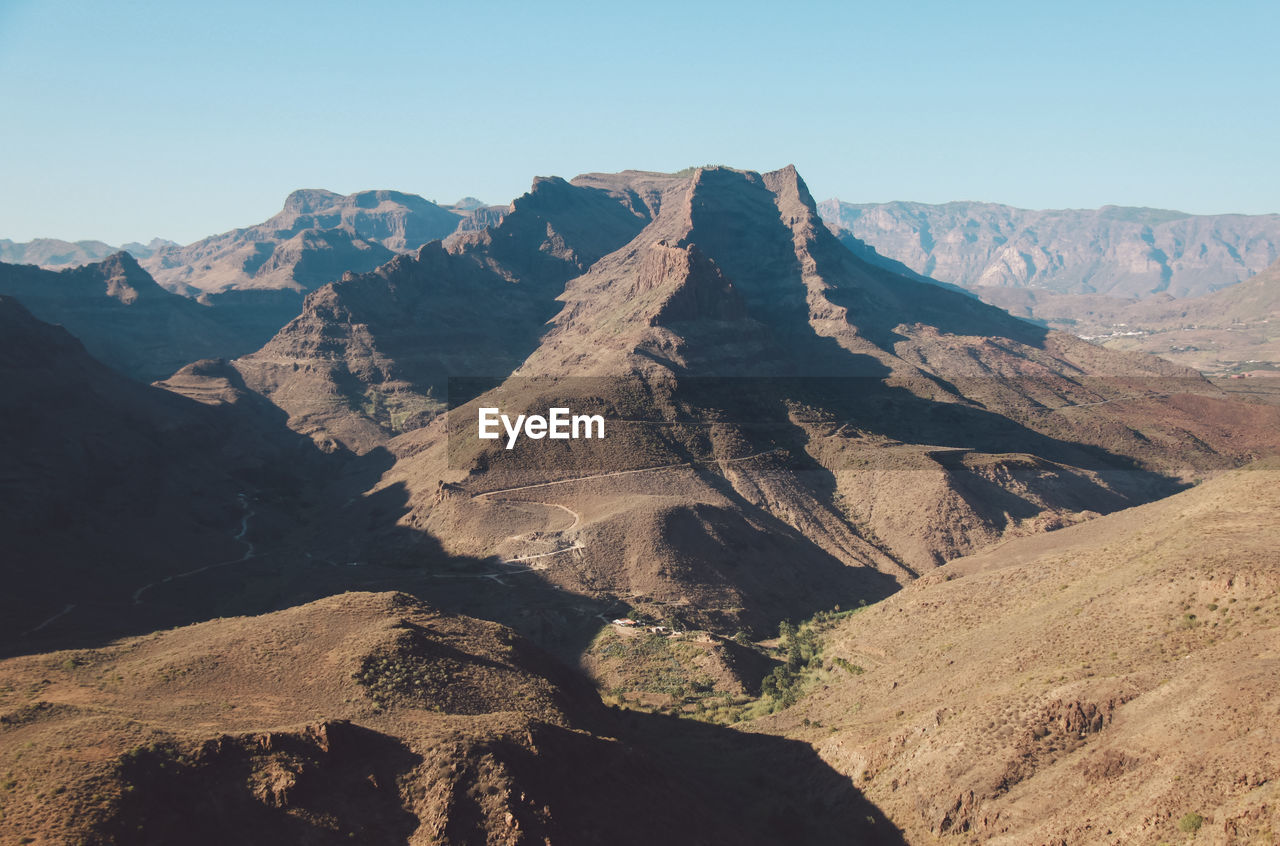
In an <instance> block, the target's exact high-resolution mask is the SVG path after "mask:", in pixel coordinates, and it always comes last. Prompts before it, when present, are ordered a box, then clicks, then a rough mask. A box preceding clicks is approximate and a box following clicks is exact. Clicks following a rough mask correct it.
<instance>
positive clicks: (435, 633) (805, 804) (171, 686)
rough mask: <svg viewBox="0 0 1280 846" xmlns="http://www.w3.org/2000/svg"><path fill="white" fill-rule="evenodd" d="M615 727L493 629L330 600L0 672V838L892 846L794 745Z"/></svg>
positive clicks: (419, 609) (389, 606)
mask: <svg viewBox="0 0 1280 846" xmlns="http://www.w3.org/2000/svg"><path fill="white" fill-rule="evenodd" d="M629 723H630V727H628V722H624V721H621V720H618V719H616V718H615V717H613V716H612V715H610V714H608V713H607V712H605V711H604V710H603V709H602V708H601V707H600V706H599V703H598V701H597V700H595V699H594V696H593V695H592V694H591V693H590V692H589V691H587V690H583V689H582V688H581V687H580V685H579V684H578V683H577V682H575V681H574V680H573V679H572V678H570V677H568V676H566V675H564V674H563V673H562V672H561V671H559V670H557V669H556V668H555V667H554V665H552V664H551V663H550V662H549V661H548V660H547V659H546V658H545V657H543V656H542V655H541V654H540V653H539V652H538V651H537V650H536V649H534V648H533V647H531V646H529V645H528V644H527V643H525V642H524V641H522V640H521V639H519V638H517V637H515V636H514V635H513V634H512V633H511V632H510V631H509V630H506V629H504V628H502V627H501V626H497V625H495V624H492V623H484V622H480V621H478V620H472V619H468V618H461V617H453V616H448V615H442V614H440V613H438V612H435V611H434V610H432V609H431V608H429V607H427V606H425V605H423V604H421V603H419V602H417V601H415V600H413V599H411V598H409V597H407V596H405V595H403V594H394V593H383V594H368V593H363V594H345V595H342V596H336V597H331V598H329V599H325V600H321V601H319V602H315V603H312V604H310V605H305V606H301V607H297V608H292V609H289V610H287V611H281V612H277V613H275V614H270V615H267V616H264V617H257V618H231V619H222V620H215V621H211V622H207V623H202V624H199V625H196V626H190V627H187V628H183V629H176V630H173V631H168V632H162V633H157V634H154V635H150V636H147V637H143V638H135V639H130V640H124V641H120V642H118V643H115V644H112V645H110V646H107V647H104V648H101V649H94V650H78V651H75V652H61V653H53V654H50V655H40V656H31V657H26V658H14V659H9V660H7V661H4V662H0V772H3V773H4V781H3V790H4V794H3V795H4V815H3V817H0V835H2V836H3V837H4V838H5V840H6V841H7V842H19V837H25V838H31V839H30V840H27V841H23V842H36V843H43V842H83V843H91V844H106V843H121V842H128V843H138V844H161V843H165V844H168V843H177V842H181V843H191V844H214V843H227V842H232V841H234V842H237V843H246V844H269V843H281V842H288V843H317V844H329V843H350V842H358V843H368V844H375V843H388V844H390V843H408V844H428V843H432V844H436V843H439V844H459V845H460V844H475V843H488V844H495V846H496V844H535V843H544V842H554V843H560V842H563V843H603V842H616V843H627V844H644V843H654V842H680V843H689V844H708V845H709V844H718V843H727V842H736V843H747V844H765V843H771V842H777V839H778V838H779V837H782V838H791V837H799V838H801V839H802V840H803V842H810V843H836V842H846V841H845V840H844V838H847V837H848V836H850V835H852V836H856V837H858V838H859V839H861V840H863V841H864V842H870V843H881V842H882V843H893V842H901V841H900V840H896V838H895V837H894V829H893V828H892V827H891V826H888V825H887V823H886V822H885V821H884V819H883V817H881V816H880V815H879V814H878V813H877V812H876V811H875V810H874V809H873V808H871V807H870V806H868V805H866V804H865V803H864V802H862V801H861V799H860V798H859V797H858V796H857V794H856V791H853V790H851V789H850V787H849V786H848V783H847V782H844V783H843V785H841V783H840V782H841V780H839V779H838V778H835V777H834V774H831V776H832V777H833V778H834V780H827V781H824V780H823V779H824V773H830V771H829V770H827V768H825V767H823V766H822V765H821V764H820V763H819V762H817V761H816V760H815V759H813V758H812V756H811V755H808V757H806V753H807V750H804V748H803V747H802V746H800V745H799V744H793V743H787V742H785V741H776V740H771V739H766V738H760V739H758V740H754V741H753V740H752V739H750V738H744V744H743V745H744V746H745V747H746V748H747V749H748V750H751V751H752V752H754V753H755V754H761V755H763V756H764V757H762V758H760V759H759V760H757V761H754V762H753V761H752V760H751V759H750V758H749V757H747V756H745V755H739V754H738V753H737V752H735V751H733V750H732V749H725V748H723V747H722V748H721V751H720V753H719V754H721V755H723V756H725V758H726V760H733V761H734V762H735V765H736V766H737V767H738V770H737V771H736V772H731V771H728V769H727V768H726V769H725V770H724V771H722V770H721V769H720V767H719V766H718V765H716V764H714V763H712V764H711V766H710V767H709V766H708V763H709V762H708V761H701V762H699V761H698V760H697V759H696V758H695V757H694V756H691V755H690V754H689V751H694V752H700V751H703V750H705V748H706V747H707V741H706V740H702V739H701V737H702V735H705V734H706V733H707V730H704V729H699V728H698V727H682V726H680V725H677V724H671V725H670V726H669V729H670V730H669V731H666V732H663V731H662V730H661V729H656V730H655V731H657V732H658V733H659V734H665V736H666V737H668V738H672V737H674V738H681V741H680V743H681V744H682V745H684V746H686V747H689V749H688V751H683V752H682V751H680V750H678V749H677V750H668V749H667V748H666V747H665V746H664V745H662V744H657V745H655V747H654V749H653V750H652V752H646V751H645V750H643V749H637V744H638V743H639V744H644V743H647V742H648V741H647V734H648V730H646V729H644V728H642V727H639V726H638V723H637V720H636V719H634V718H633V719H631V720H630V721H629ZM718 733H719V734H722V735H727V734H728V731H727V730H719V732H718ZM620 735H625V736H623V737H622V739H619V736H620ZM628 737H630V738H631V739H627V738H628ZM721 742H722V743H723V741H721ZM766 762H767V763H766ZM693 773H697V775H698V779H697V780H695V779H694V778H693V777H692V774H693ZM817 809H821V811H820V814H821V816H815V811H816V810H817ZM877 831H879V832H880V834H877Z"/></svg>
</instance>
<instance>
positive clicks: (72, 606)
mask: <svg viewBox="0 0 1280 846" xmlns="http://www.w3.org/2000/svg"><path fill="white" fill-rule="evenodd" d="M75 607H76V606H75V604H74V603H72V604H70V605H67V606H66V607H65V608H63V609H62V610H61V611H59V612H58V613H57V614H54V615H53V616H52V617H50V618H49V619H47V620H45V621H44V622H43V623H41V624H40V625H38V626H36V627H35V628H31V629H27V630H26V631H25V632H23V633H22V636H23V637H26V636H27V635H30V634H35V633H36V632H38V631H40V630H41V629H43V628H44V627H45V626H47V625H49V624H50V623H52V622H53V621H54V620H56V619H58V618H59V617H62V616H64V615H66V614H70V613H71V612H72V610H74V609H75Z"/></svg>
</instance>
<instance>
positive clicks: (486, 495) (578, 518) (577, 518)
mask: <svg viewBox="0 0 1280 846" xmlns="http://www.w3.org/2000/svg"><path fill="white" fill-rule="evenodd" d="M785 452H786V450H783V449H771V450H766V451H764V452H757V453H754V454H752V455H744V456H742V457H741V458H726V459H716V458H711V459H707V460H705V461H681V462H678V463H676V464H660V465H658V466H656V467H640V468H637V469H635V470H615V471H613V472H610V473H595V474H592V475H590V476H578V477H576V478H573V479H557V480H556V481H554V482H537V483H535V484H532V485H517V486H516V487H512V488H500V489H498V490H492V491H483V492H481V493H478V494H473V495H472V497H471V498H472V499H491V498H492V497H496V496H498V495H499V494H507V493H515V492H516V491H528V490H534V489H535V488H548V487H552V486H555V485H568V484H572V483H574V482H585V481H589V480H592V479H611V478H616V477H618V476H631V475H634V474H637V473H652V472H656V471H658V470H671V469H675V468H678V467H692V466H694V465H697V464H715V465H717V466H720V467H723V466H724V465H726V464H735V463H737V462H741V461H750V460H752V459H755V458H760V457H762V456H765V455H773V454H775V453H785ZM494 501H497V502H510V503H518V504H520V505H542V506H545V507H547V508H558V509H559V510H561V511H564V512H565V513H567V514H569V515H570V516H571V517H573V523H571V524H570V525H569V526H567V527H565V528H563V529H559V530H557V531H555V532H552V533H550V534H564V533H566V532H571V531H573V530H574V529H576V528H577V527H578V525H579V524H580V523H581V522H582V515H581V514H579V513H578V512H577V511H574V510H573V509H572V508H570V507H569V506H567V505H562V504H561V503H558V502H541V501H539V500H527V499H498V500H494ZM524 537H526V535H512V536H510V537H508V538H507V540H521V539H523V538H524ZM579 549H586V546H585V545H584V544H583V543H582V542H581V541H577V540H575V541H574V542H573V543H572V544H571V545H570V546H566V547H562V548H561V549H556V550H552V551H551V552H539V553H534V554H530V555H519V556H516V557H515V558H505V559H503V560H502V563H503V564H523V563H524V562H526V561H534V560H538V559H542V558H551V557H553V556H556V555H563V554H565V553H566V552H573V551H574V550H579ZM545 569H547V567H546V565H543V566H541V567H538V566H529V567H523V568H521V569H518V570H513V571H510V572H506V573H475V574H456V575H455V574H440V575H437V576H436V578H442V579H445V578H456V579H466V578H472V579H493V580H494V581H496V582H498V583H499V584H505V582H503V581H502V579H501V577H502V576H507V575H512V574H514V573H521V572H531V571H534V570H545Z"/></svg>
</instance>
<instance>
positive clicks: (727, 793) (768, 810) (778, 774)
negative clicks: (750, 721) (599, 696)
mask: <svg viewBox="0 0 1280 846" xmlns="http://www.w3.org/2000/svg"><path fill="white" fill-rule="evenodd" d="M617 719H618V721H619V722H620V723H621V726H620V727H619V728H618V729H617V731H618V736H619V738H621V739H623V740H625V741H627V742H629V743H631V744H633V745H635V746H637V747H639V748H642V749H644V750H645V751H646V753H647V754H648V755H649V757H650V758H651V759H652V760H653V761H654V762H656V763H657V764H658V765H659V767H660V768H662V769H664V770H671V771H675V772H679V773H681V774H682V775H683V776H685V777H686V778H687V779H689V781H691V782H692V783H693V784H695V785H696V786H697V787H696V788H695V789H696V790H697V791H698V794H697V798H698V799H699V800H700V801H701V802H702V803H704V804H705V806H706V807H707V809H708V811H709V812H712V813H718V814H722V815H724V816H725V817H727V818H730V819H736V820H739V821H741V822H742V824H743V827H744V828H745V829H746V830H747V831H749V832H752V833H753V835H754V837H753V838H752V840H751V842H761V843H804V844H812V846H827V845H828V844H830V846H835V844H848V843H865V844H877V846H881V845H883V846H892V844H904V843H906V840H905V839H903V836H902V832H901V831H900V830H899V829H898V828H897V826H895V825H894V824H893V823H892V822H890V821H889V819H888V818H887V817H886V816H885V815H884V814H883V813H882V812H881V811H880V809H879V808H877V807H876V806H875V805H874V804H872V803H871V802H870V801H868V800H867V799H866V798H865V797H864V796H863V795H862V793H861V792H860V791H859V790H858V789H857V788H856V787H855V786H854V784H853V783H852V781H851V780H850V779H849V777H848V776H846V775H843V774H841V773H839V772H837V771H836V770H834V769H832V768H831V767H830V766H829V765H828V764H827V763H826V762H824V761H823V760H822V759H821V758H820V757H819V756H818V754H817V752H816V751H815V750H814V748H813V747H812V746H810V745H809V744H808V743H803V742H800V741H796V740H788V739H784V738H780V737H774V736H771V735H763V734H754V733H751V732H747V731H740V730H737V729H732V728H726V727H723V726H717V725H712V724H709V723H703V722H699V721H697V720H690V719H682V718H678V717H670V716H664V715H660V714H641V713H637V712H634V711H628V712H620V713H618V716H617ZM815 731H816V730H815Z"/></svg>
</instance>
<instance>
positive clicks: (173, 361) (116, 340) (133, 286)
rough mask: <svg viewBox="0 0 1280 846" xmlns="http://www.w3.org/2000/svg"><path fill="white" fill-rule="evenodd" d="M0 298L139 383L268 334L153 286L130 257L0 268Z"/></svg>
mask: <svg viewBox="0 0 1280 846" xmlns="http://www.w3.org/2000/svg"><path fill="white" fill-rule="evenodd" d="M0 294H2V295H7V296H12V297H17V298H18V299H19V300H21V302H22V304H23V305H24V306H26V307H27V308H28V309H30V310H31V312H32V313H33V314H35V315H36V316H37V317H39V318H40V319H41V320H45V321H48V322H50V323H58V324H61V325H63V326H65V327H66V328H67V329H68V331H70V332H71V333H73V334H74V335H75V336H76V337H78V338H79V339H80V340H81V341H83V342H84V344H85V347H86V348H87V349H88V350H89V351H90V352H91V353H92V354H93V355H94V356H95V357H96V358H98V359H99V360H101V361H102V362H104V363H106V364H109V365H111V366H112V367H114V368H115V369H116V370H118V371H120V372H121V373H124V374H126V375H129V376H132V377H134V378H137V379H140V380H142V381H146V382H149V381H152V380H154V379H160V378H163V377H165V376H168V375H169V374H170V373H173V372H174V371H175V370H177V369H178V368H180V367H182V366H183V365H185V364H189V363H191V362H193V361H196V360H197V359H202V358H212V357H223V356H236V355H241V354H243V353H246V352H249V351H251V350H253V349H256V348H257V347H258V346H260V345H261V344H262V343H263V342H264V339H265V338H267V337H270V335H269V334H268V335H265V336H264V335H263V334H262V333H261V329H260V327H255V326H253V325H248V326H245V325H240V321H238V320H237V319H235V318H236V317H237V316H238V315H236V314H233V313H231V312H229V311H225V310H218V309H212V308H207V307H205V306H201V305H200V304H199V303H196V302H194V301H193V300H190V299H188V298H186V297H181V296H178V295H177V294H173V293H170V292H169V291H166V290H165V289H164V288H161V287H160V286H159V285H157V284H156V283H155V280H153V279H152V278H151V277H150V276H149V275H148V274H147V272H146V271H145V270H143V269H142V268H141V267H139V266H138V263H137V261H135V260H134V258H133V256H131V255H129V254H128V253H125V252H120V253H116V254H115V255H112V256H110V257H108V258H106V259H103V260H102V261H99V262H94V263H92V264H86V265H84V266H82V267H75V268H69V269H66V270H62V271H52V270H42V269H40V268H38V267H34V266H31V265H10V264H0Z"/></svg>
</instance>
